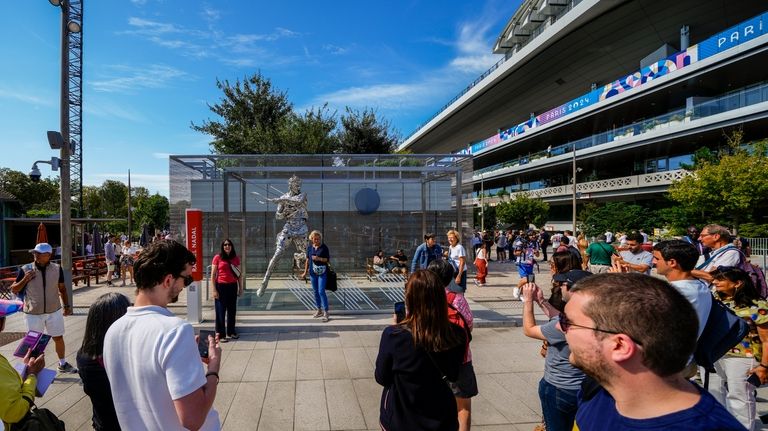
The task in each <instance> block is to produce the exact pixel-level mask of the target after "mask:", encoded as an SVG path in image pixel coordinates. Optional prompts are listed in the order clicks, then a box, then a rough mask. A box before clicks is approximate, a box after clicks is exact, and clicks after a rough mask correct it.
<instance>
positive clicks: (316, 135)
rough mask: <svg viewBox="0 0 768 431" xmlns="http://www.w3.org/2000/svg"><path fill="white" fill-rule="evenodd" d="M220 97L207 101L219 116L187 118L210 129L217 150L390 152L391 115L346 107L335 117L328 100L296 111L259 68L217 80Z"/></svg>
mask: <svg viewBox="0 0 768 431" xmlns="http://www.w3.org/2000/svg"><path fill="white" fill-rule="evenodd" d="M216 87H218V88H219V89H220V90H221V91H222V97H221V99H220V101H219V102H218V103H215V104H213V105H211V104H208V107H209V109H210V110H211V112H213V113H214V114H215V115H216V116H217V117H218V119H208V120H204V121H203V122H202V123H201V124H195V123H194V122H193V123H191V127H192V129H193V130H196V131H198V132H201V133H205V134H208V135H210V136H211V137H212V138H213V140H212V141H211V144H210V145H211V150H212V151H213V152H214V153H216V154H332V153H349V154H366V153H371V154H388V153H391V152H392V151H393V150H394V149H395V147H396V145H397V142H398V139H399V137H398V134H397V132H396V131H395V130H394V129H393V128H392V125H391V123H390V122H389V121H387V120H385V119H383V118H381V117H379V116H378V115H377V113H376V111H375V110H374V109H370V108H364V109H363V110H355V109H352V108H349V107H346V108H345V113H344V114H343V115H342V116H341V117H340V118H337V115H336V114H337V113H336V112H335V111H331V110H330V109H329V107H328V104H327V103H325V104H323V105H321V106H320V107H312V108H310V109H308V110H306V111H305V112H304V113H303V114H300V113H296V112H295V111H294V109H293V104H292V103H291V102H290V101H289V100H288V94H287V92H284V91H280V90H279V89H277V88H276V87H274V86H273V85H272V81H271V80H270V79H269V78H267V77H265V76H264V75H262V74H261V73H260V72H257V73H255V74H254V75H252V76H250V77H247V78H244V79H243V80H242V81H241V80H239V79H238V80H236V81H235V82H234V84H232V83H230V82H229V81H227V80H224V81H220V80H216Z"/></svg>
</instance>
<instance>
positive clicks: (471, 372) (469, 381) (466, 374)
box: [453, 361, 478, 398]
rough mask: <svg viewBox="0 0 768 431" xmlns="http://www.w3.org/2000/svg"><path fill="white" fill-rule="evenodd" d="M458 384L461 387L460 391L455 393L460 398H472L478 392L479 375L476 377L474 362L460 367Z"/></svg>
mask: <svg viewBox="0 0 768 431" xmlns="http://www.w3.org/2000/svg"><path fill="white" fill-rule="evenodd" d="M456 385H457V386H458V387H459V392H458V393H457V392H454V393H453V394H454V395H455V396H456V397H458V398H472V397H474V396H475V395H477V394H478V390H477V377H475V368H474V367H473V366H472V362H471V361H470V362H467V363H466V364H462V366H461V368H459V377H458V378H457V379H456Z"/></svg>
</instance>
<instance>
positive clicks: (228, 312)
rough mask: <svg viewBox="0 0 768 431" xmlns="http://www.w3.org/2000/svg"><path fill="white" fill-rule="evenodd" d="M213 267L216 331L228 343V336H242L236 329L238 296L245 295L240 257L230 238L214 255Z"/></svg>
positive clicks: (223, 242) (221, 340)
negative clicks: (241, 280)
mask: <svg viewBox="0 0 768 431" xmlns="http://www.w3.org/2000/svg"><path fill="white" fill-rule="evenodd" d="M211 267H212V270H211V285H212V286H213V299H214V305H215V309H216V333H217V334H219V341H220V342H222V343H226V342H227V341H228V340H227V337H229V338H232V339H235V340H236V339H238V338H240V336H239V335H237V332H236V331H235V316H236V313H237V297H238V296H242V295H243V285H242V284H241V283H240V278H241V277H240V275H241V274H240V258H239V257H237V253H235V245H234V244H233V243H232V241H231V240H230V239H229V238H227V239H225V240H224V241H222V243H221V253H219V254H217V255H216V256H214V257H213V263H212V264H211ZM225 318H226V332H225V327H224V324H225V322H224V319H225Z"/></svg>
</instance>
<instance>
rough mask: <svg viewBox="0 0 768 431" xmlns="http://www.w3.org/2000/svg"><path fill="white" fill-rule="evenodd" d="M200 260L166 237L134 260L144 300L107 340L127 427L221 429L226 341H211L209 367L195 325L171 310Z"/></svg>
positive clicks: (118, 406) (139, 298) (118, 407)
mask: <svg viewBox="0 0 768 431" xmlns="http://www.w3.org/2000/svg"><path fill="white" fill-rule="evenodd" d="M195 260H196V259H195V256H194V255H193V254H192V253H191V252H190V251H189V250H187V248H186V247H184V246H183V245H181V244H179V243H177V242H175V241H168V240H158V241H154V242H153V243H152V244H151V245H150V246H149V247H148V248H146V249H145V250H144V251H142V253H141V254H140V255H139V257H138V259H136V262H135V263H134V266H133V268H134V280H135V281H136V288H137V293H136V301H135V302H134V306H133V307H129V308H128V312H127V313H126V314H125V315H124V316H123V317H121V318H120V319H118V320H117V321H116V322H115V323H114V324H112V326H111V327H110V328H109V330H108V331H107V335H106V337H105V339H104V367H105V368H106V370H107V376H108V377H109V382H110V384H111V387H112V398H113V400H114V403H115V412H116V413H117V419H118V421H119V422H120V426H121V427H122V429H125V430H163V431H168V430H179V431H181V430H183V429H193V430H218V429H220V428H221V424H220V422H219V414H218V413H217V412H216V410H215V409H213V401H214V399H215V398H216V388H217V386H218V383H219V374H218V372H219V365H220V361H221V348H220V347H219V340H218V338H217V339H214V338H213V337H209V339H208V358H207V362H208V365H207V369H205V367H204V364H203V360H201V358H200V353H199V351H198V348H197V343H196V342H195V332H194V329H193V328H192V325H190V324H189V323H187V322H185V321H184V320H182V319H180V318H178V317H176V316H174V314H173V313H172V312H171V311H170V310H168V308H167V306H168V304H170V303H174V302H176V301H177V300H178V297H179V293H181V291H182V290H183V289H184V287H186V286H187V285H188V284H190V283H191V282H192V280H191V274H192V265H194V264H195Z"/></svg>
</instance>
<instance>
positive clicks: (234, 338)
mask: <svg viewBox="0 0 768 431" xmlns="http://www.w3.org/2000/svg"><path fill="white" fill-rule="evenodd" d="M229 338H231V339H233V340H237V339H239V338H240V336H239V335H237V334H232V335H230V336H229Z"/></svg>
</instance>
